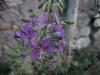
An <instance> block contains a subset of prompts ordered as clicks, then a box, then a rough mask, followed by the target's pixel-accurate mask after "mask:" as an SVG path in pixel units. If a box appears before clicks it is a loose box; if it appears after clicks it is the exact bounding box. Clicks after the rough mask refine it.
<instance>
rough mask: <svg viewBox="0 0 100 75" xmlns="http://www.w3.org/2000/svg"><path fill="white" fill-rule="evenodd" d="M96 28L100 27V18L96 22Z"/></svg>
mask: <svg viewBox="0 0 100 75" xmlns="http://www.w3.org/2000/svg"><path fill="white" fill-rule="evenodd" d="M94 26H95V27H100V18H97V19H96V20H95V21H94Z"/></svg>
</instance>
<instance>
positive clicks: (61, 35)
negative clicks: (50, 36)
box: [54, 29, 64, 37]
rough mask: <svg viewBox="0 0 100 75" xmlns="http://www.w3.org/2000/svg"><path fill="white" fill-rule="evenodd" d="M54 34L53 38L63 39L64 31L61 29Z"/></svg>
mask: <svg viewBox="0 0 100 75" xmlns="http://www.w3.org/2000/svg"><path fill="white" fill-rule="evenodd" d="M54 34H55V36H57V37H63V36H64V30H63V29H62V30H60V31H56V32H55V33H54Z"/></svg>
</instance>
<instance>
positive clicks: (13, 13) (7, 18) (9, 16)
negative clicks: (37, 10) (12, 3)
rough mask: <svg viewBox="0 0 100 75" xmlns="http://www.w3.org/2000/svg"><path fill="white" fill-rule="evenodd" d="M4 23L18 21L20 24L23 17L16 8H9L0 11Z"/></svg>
mask: <svg viewBox="0 0 100 75" xmlns="http://www.w3.org/2000/svg"><path fill="white" fill-rule="evenodd" d="M0 15H1V19H2V21H3V23H16V24H18V23H19V22H20V19H21V14H20V13H19V12H18V11H17V10H16V9H12V8H11V9H8V10H5V11H2V12H0Z"/></svg>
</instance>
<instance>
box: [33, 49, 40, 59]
mask: <svg viewBox="0 0 100 75" xmlns="http://www.w3.org/2000/svg"><path fill="white" fill-rule="evenodd" d="M39 57H40V50H38V49H34V50H33V51H32V58H33V59H35V58H39Z"/></svg>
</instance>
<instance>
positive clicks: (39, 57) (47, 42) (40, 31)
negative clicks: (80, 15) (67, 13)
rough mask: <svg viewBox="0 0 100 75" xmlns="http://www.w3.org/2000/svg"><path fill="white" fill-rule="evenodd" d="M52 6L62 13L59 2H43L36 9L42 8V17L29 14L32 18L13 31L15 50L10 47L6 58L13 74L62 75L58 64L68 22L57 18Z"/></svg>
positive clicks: (61, 55)
mask: <svg viewBox="0 0 100 75" xmlns="http://www.w3.org/2000/svg"><path fill="white" fill-rule="evenodd" d="M54 7H57V8H58V9H60V10H59V11H60V12H61V13H63V8H64V5H63V2H62V1H61V0H45V1H44V2H43V3H42V4H41V5H40V7H39V8H43V10H44V9H45V12H44V14H43V16H44V17H42V18H41V17H40V16H38V15H34V14H33V12H32V15H31V18H30V19H29V20H27V21H26V22H25V23H23V25H21V26H19V30H17V31H16V32H15V35H14V39H15V40H16V43H17V48H12V47H10V46H9V47H10V48H11V49H12V50H13V52H12V53H10V54H8V56H9V57H10V58H11V66H12V67H11V68H12V71H13V72H14V73H15V74H16V75H47V74H49V75H52V74H54V75H58V74H59V75H60V74H61V73H60V71H61V68H60V67H61V65H60V64H61V63H62V60H63V59H64V56H63V54H64V52H65V51H64V41H63V38H64V33H65V31H64V25H66V23H70V21H66V20H63V19H62V17H59V15H58V14H57V13H56V12H55V10H54V9H53V8H54ZM65 62H66V60H65ZM62 73H63V71H62Z"/></svg>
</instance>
